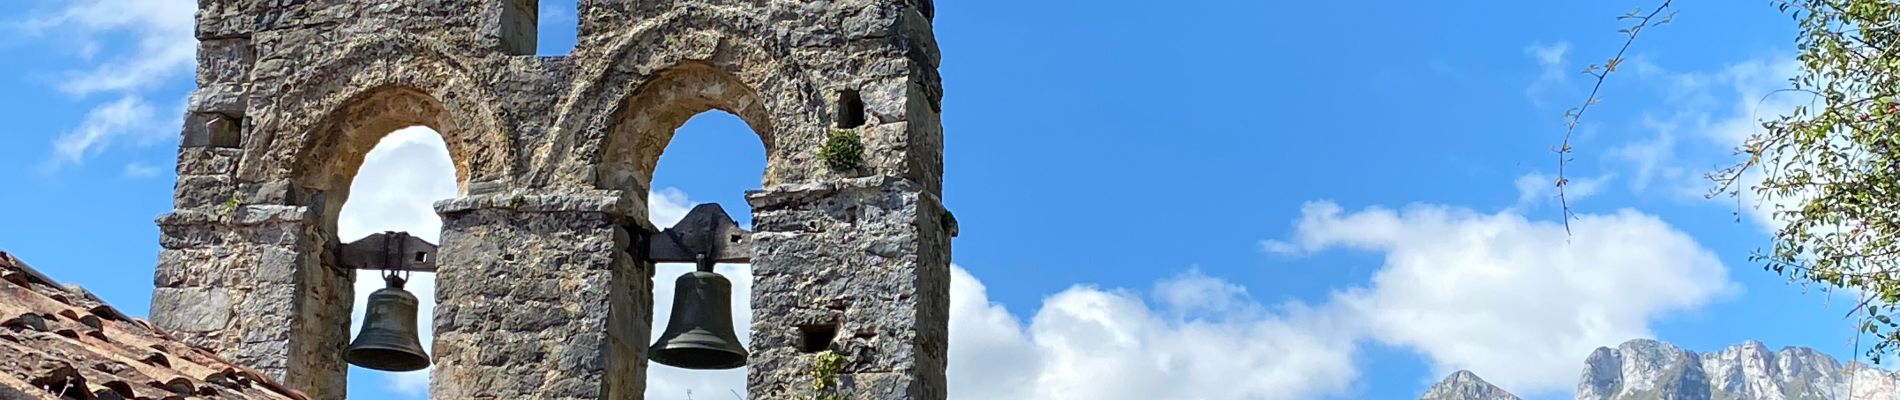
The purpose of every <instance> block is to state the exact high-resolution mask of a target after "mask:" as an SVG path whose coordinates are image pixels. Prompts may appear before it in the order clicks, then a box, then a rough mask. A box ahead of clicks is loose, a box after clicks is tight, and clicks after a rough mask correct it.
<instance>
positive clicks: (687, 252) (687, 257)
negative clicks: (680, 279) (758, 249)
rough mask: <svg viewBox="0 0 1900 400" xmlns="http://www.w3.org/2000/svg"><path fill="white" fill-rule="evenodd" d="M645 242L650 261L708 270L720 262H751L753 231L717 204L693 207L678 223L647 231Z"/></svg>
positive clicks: (710, 270)
mask: <svg viewBox="0 0 1900 400" xmlns="http://www.w3.org/2000/svg"><path fill="white" fill-rule="evenodd" d="M643 242H646V245H645V246H646V252H645V253H646V255H647V261H650V262H656V263H694V264H698V266H699V270H701V271H706V272H712V266H713V265H714V264H718V263H741V264H743V263H750V262H752V233H751V232H746V231H745V229H741V228H739V223H738V222H737V221H733V220H732V216H731V215H729V214H726V209H724V208H721V207H719V204H718V203H705V204H700V205H696V206H693V210H692V211H688V212H687V213H686V217H685V218H681V219H680V222H679V223H676V224H673V227H671V228H666V230H664V231H660V232H652V233H648V234H647V238H646V240H643ZM635 246H636V247H637V246H640V245H639V244H635Z"/></svg>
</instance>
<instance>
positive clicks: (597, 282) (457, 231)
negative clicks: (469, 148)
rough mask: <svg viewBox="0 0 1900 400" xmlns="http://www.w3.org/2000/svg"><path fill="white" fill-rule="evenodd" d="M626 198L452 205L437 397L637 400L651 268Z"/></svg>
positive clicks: (528, 198)
mask: <svg viewBox="0 0 1900 400" xmlns="http://www.w3.org/2000/svg"><path fill="white" fill-rule="evenodd" d="M643 208H644V207H638V206H635V205H633V201H632V200H629V199H627V198H626V197H624V196H621V195H620V194H619V193H618V192H607V193H598V194H525V193H512V194H489V195H474V196H469V197H463V198H458V199H451V200H445V201H443V202H440V203H437V204H436V211H437V212H439V213H441V214H442V220H443V224H442V244H441V247H440V249H439V252H438V259H439V264H438V265H439V267H438V273H437V275H436V277H437V282H436V292H435V294H436V302H437V303H436V310H435V344H434V349H433V350H432V353H431V354H432V355H433V356H434V357H435V372H434V376H433V379H434V382H433V383H434V385H433V390H434V391H433V397H434V398H438V399H639V398H642V396H643V395H644V392H645V390H646V382H645V379H644V378H645V376H646V365H647V364H646V349H647V345H648V343H647V340H648V338H649V337H650V328H649V327H650V326H651V319H652V312H651V310H652V308H653V300H652V297H653V296H652V273H653V272H652V269H651V268H646V267H643V266H641V263H636V262H634V258H633V257H632V256H631V255H630V254H628V252H627V249H628V248H629V245H630V244H631V243H633V242H632V241H633V235H632V234H631V233H629V232H628V231H627V229H626V228H625V227H623V224H625V223H626V222H628V221H631V219H629V218H627V216H628V215H638V214H635V212H636V211H644V210H643Z"/></svg>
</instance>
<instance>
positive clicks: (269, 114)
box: [153, 0, 949, 399]
mask: <svg viewBox="0 0 1900 400" xmlns="http://www.w3.org/2000/svg"><path fill="white" fill-rule="evenodd" d="M536 3H537V2H536V1H534V0H464V1H447V0H444V1H421V2H418V1H408V0H299V1H284V0H202V1H200V2H199V4H200V10H199V13H198V37H199V39H200V51H199V59H200V62H199V71H198V89H197V90H196V91H194V92H193V94H192V98H191V102H190V107H189V110H188V112H187V115H186V124H185V126H184V131H183V138H182V140H181V142H182V144H183V145H182V146H181V148H180V150H179V181H178V187H177V189H176V198H177V201H176V203H175V207H176V208H177V211H176V212H174V213H172V214H170V215H168V216H166V217H163V218H161V219H160V225H161V227H162V228H163V238H162V239H161V241H162V244H163V245H164V248H165V250H164V251H163V252H162V253H161V256H160V259H159V266H158V274H157V279H156V284H157V286H158V288H159V289H158V291H157V292H156V294H155V295H154V299H153V315H154V319H155V321H157V323H159V324H160V325H161V326H164V327H166V328H167V329H169V330H172V331H174V332H175V333H177V334H178V335H180V336H181V337H184V338H185V339H186V340H188V341H191V342H193V343H197V344H201V345H205V346H208V347H212V348H215V349H218V350H219V351H220V352H221V353H223V354H225V355H226V356H229V357H232V358H234V359H236V360H238V361H240V362H245V363H249V364H251V365H254V366H257V367H258V368H260V369H261V370H264V371H267V372H269V373H273V374H277V375H279V377H280V378H283V379H284V380H285V381H286V382H288V383H290V384H291V385H293V386H295V387H297V388H299V389H302V390H305V391H306V392H308V393H310V394H312V395H314V397H316V398H319V399H338V398H341V397H342V396H343V387H344V385H343V383H344V373H345V372H344V371H345V368H344V364H343V362H342V360H341V349H342V348H343V346H344V345H345V344H346V343H347V341H348V340H349V335H350V334H352V333H353V332H351V331H350V327H349V326H347V325H348V321H349V312H350V310H349V307H350V303H351V302H350V300H351V298H352V296H354V293H351V292H352V290H351V282H352V280H353V277H354V274H353V272H351V271H348V270H346V269H343V268H339V267H337V266H336V265H335V261H334V260H333V256H332V253H331V251H332V249H333V248H334V247H335V246H337V245H338V244H339V243H340V242H341V240H343V239H354V238H341V239H340V238H337V237H336V217H337V215H336V214H337V213H338V212H339V211H340V210H341V207H342V204H343V203H344V202H345V201H347V199H348V197H349V188H348V186H349V183H350V181H351V179H352V178H353V176H354V175H355V173H356V170H357V168H358V167H359V166H361V164H362V161H363V156H364V155H365V154H366V153H367V152H368V151H369V150H370V149H371V148H372V147H374V145H375V144H376V142H377V141H378V140H379V139H380V138H382V137H383V136H384V135H387V134H388V133H390V132H391V131H394V130H396V129H399V128H402V127H407V126H413V125H425V126H428V127H430V128H433V129H434V130H436V131H437V132H438V133H440V134H441V135H442V136H443V138H444V141H445V142H446V143H447V144H448V147H449V152H450V156H451V158H452V159H453V160H454V162H455V165H456V168H457V175H458V178H459V179H460V183H461V186H462V189H463V192H464V193H463V194H464V196H465V197H463V198H459V199H453V200H449V201H445V202H443V203H441V204H438V205H437V206H438V211H439V212H441V213H442V216H443V218H444V228H443V229H444V231H443V235H442V241H443V243H442V248H441V253H440V254H441V260H440V263H439V265H440V267H441V269H442V270H441V273H440V274H439V276H438V284H437V285H438V286H437V292H436V293H435V296H436V299H437V301H438V306H437V307H438V308H437V314H436V316H435V324H436V332H437V336H436V342H435V343H434V348H433V353H432V355H433V356H434V357H435V361H436V364H437V367H438V368H437V369H436V372H435V377H434V379H435V380H434V383H435V388H434V390H435V393H437V394H438V395H437V397H438V398H456V399H461V398H574V399H579V398H640V397H641V396H642V395H641V392H642V391H643V389H644V387H645V381H644V375H645V369H646V350H647V345H648V344H649V342H648V340H650V336H651V335H650V333H651V329H652V328H653V327H651V325H650V324H651V322H652V321H651V319H652V318H651V316H652V314H651V311H652V310H651V304H652V298H651V297H652V295H651V293H652V285H653V284H654V283H653V280H652V278H653V277H652V276H651V274H652V272H651V271H652V269H651V265H650V264H649V263H645V262H641V261H638V260H639V255H638V254H630V253H628V252H627V251H626V250H625V248H626V245H627V244H628V243H629V242H628V240H629V239H628V238H629V237H630V236H631V235H637V234H638V232H643V231H646V230H650V229H652V227H651V224H650V223H648V222H647V221H646V220H645V214H646V205H645V194H646V193H647V192H648V190H650V189H651V188H650V182H651V179H652V174H653V170H654V168H655V167H656V164H657V162H658V159H659V157H660V154H661V153H662V152H663V151H664V150H665V147H666V145H667V143H669V142H670V140H671V138H672V135H673V131H674V130H675V129H677V128H678V127H679V126H680V125H682V124H684V123H685V121H686V120H687V119H689V118H691V117H692V116H694V115H697V114H699V113H702V112H706V111H710V110H722V111H725V112H729V113H732V114H734V115H737V116H739V117H740V118H741V119H743V120H745V121H746V122H747V123H748V124H749V125H750V126H751V128H752V129H753V130H754V131H755V132H756V133H757V134H758V135H759V137H760V140H761V141H762V143H764V144H765V147H766V149H767V158H768V160H767V170H766V171H764V173H763V176H762V178H761V184H762V185H761V186H762V189H760V190H757V191H754V192H753V193H751V194H750V196H749V200H750V202H751V203H752V206H753V208H754V217H755V222H756V225H757V230H758V231H759V232H758V235H759V240H758V243H757V247H756V252H757V254H756V255H755V256H754V259H753V260H754V269H755V275H756V276H755V277H754V278H755V280H756V283H755V289H754V293H752V296H753V304H754V305H755V306H754V307H755V308H754V323H753V326H752V327H751V329H752V330H753V335H752V337H753V342H752V343H751V344H750V346H749V347H750V349H751V350H752V352H753V359H752V360H751V364H750V367H751V373H750V382H749V386H750V389H749V391H750V392H751V395H752V397H754V398H785V397H787V396H790V395H792V394H799V392H798V391H799V390H803V388H806V387H808V386H809V377H807V376H805V374H806V372H805V371H806V370H807V367H808V366H809V365H810V363H811V361H812V359H813V356H812V354H811V353H810V350H824V349H829V350H832V351H836V352H839V353H841V354H844V355H846V356H847V359H848V360H849V363H848V364H847V366H846V367H845V372H846V374H845V376H844V379H843V382H844V383H845V385H846V386H847V388H848V389H850V390H852V391H854V392H857V393H860V394H861V395H860V398H877V399H941V398H944V397H945V392H944V390H945V389H944V378H943V368H944V364H945V361H946V360H945V355H946V351H945V350H946V349H945V344H946V343H947V326H946V324H947V320H948V304H949V301H948V295H949V293H948V292H949V290H948V283H949V272H948V264H949V241H948V240H949V239H948V233H947V232H946V231H945V230H946V229H947V227H946V226H944V222H943V221H945V218H946V216H947V214H946V213H945V211H944V210H943V207H942V205H941V201H940V200H939V196H940V194H941V192H942V179H941V175H942V163H943V160H942V143H943V142H942V131H941V124H940V122H939V118H938V115H939V113H940V112H941V109H940V106H939V104H940V100H941V97H942V84H941V81H940V78H939V76H938V75H937V65H938V62H939V57H940V56H939V54H938V53H937V49H936V45H935V41H934V38H933V34H932V32H931V18H932V14H933V12H934V11H933V9H932V5H931V3H930V1H929V0H832V1H820V2H802V1H762V0H746V1H740V0H672V1H665V0H581V1H580V7H579V9H578V15H579V17H580V27H579V34H580V37H579V38H578V43H579V45H578V46H577V47H576V48H575V49H574V51H573V52H572V53H571V54H569V55H567V56H560V57H535V56H529V55H527V54H532V53H533V51H534V46H533V43H534V41H535V39H536V35H537V33H536V31H535V29H534V23H535V21H536V20H537V19H538V15H537V14H538V13H539V12H538V11H539V8H538V7H537V4H536ZM836 129H850V130H853V131H855V132H856V133H858V134H859V135H860V136H861V137H862V138H863V141H864V145H865V146H864V147H865V154H864V162H863V163H862V165H861V166H860V167H859V168H856V169H855V170H849V171H834V170H831V169H829V168H827V167H826V165H825V163H824V162H823V161H822V160H819V156H818V154H819V153H818V150H819V148H820V147H821V146H822V145H823V140H824V138H825V137H826V136H827V134H829V133H830V132H832V131H833V130H836ZM667 278H669V279H670V277H667ZM421 295H428V294H421ZM503 305H507V306H506V307H504V306H503ZM524 305H525V306H524ZM555 317H558V318H555ZM826 326H829V327H833V328H835V330H836V335H835V336H829V337H827V338H826V339H823V340H819V339H811V340H806V338H807V337H810V336H813V335H810V334H807V332H811V331H814V330H815V329H817V330H822V328H821V327H826ZM816 341H822V342H823V343H815V342H816ZM808 342H811V343H808Z"/></svg>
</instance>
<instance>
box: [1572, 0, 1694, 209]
mask: <svg viewBox="0 0 1900 400" xmlns="http://www.w3.org/2000/svg"><path fill="white" fill-rule="evenodd" d="M1673 2H1674V0H1663V2H1662V4H1661V5H1658V6H1656V9H1655V10H1651V11H1650V12H1649V14H1648V15H1642V16H1637V14H1638V13H1639V12H1641V11H1642V10H1641V9H1638V10H1637V11H1631V12H1630V13H1629V14H1624V15H1623V16H1621V17H1618V18H1617V19H1635V20H1636V24H1635V25H1633V26H1631V27H1629V28H1625V29H1623V32H1624V33H1625V34H1626V35H1627V36H1628V38H1627V39H1626V40H1624V41H1623V47H1622V48H1620V49H1617V50H1616V56H1615V57H1611V58H1610V60H1609V61H1607V62H1605V63H1604V65H1603V66H1601V68H1602V69H1601V70H1600V71H1599V70H1598V68H1599V67H1598V66H1597V65H1595V64H1591V65H1590V68H1588V69H1585V70H1584V71H1583V72H1584V74H1586V75H1590V76H1592V77H1595V78H1596V79H1597V82H1596V84H1595V85H1592V86H1591V87H1590V96H1589V97H1586V98H1584V102H1583V105H1582V106H1578V107H1577V108H1573V109H1571V110H1570V111H1566V112H1564V141H1563V145H1562V146H1560V147H1558V148H1557V149H1556V153H1557V182H1556V185H1557V201H1558V203H1560V204H1561V205H1562V206H1563V213H1564V234H1566V235H1568V234H1570V220H1571V219H1575V218H1576V213H1574V212H1571V211H1570V197H1569V194H1568V193H1566V191H1565V190H1564V188H1565V187H1567V186H1569V184H1570V179H1569V177H1568V175H1566V174H1567V173H1568V172H1569V169H1570V161H1571V157H1570V152H1571V148H1570V137H1571V136H1573V135H1574V134H1575V133H1576V131H1577V125H1579V123H1580V122H1582V121H1583V113H1584V112H1586V111H1589V110H1590V106H1594V105H1596V104H1597V102H1598V101H1599V100H1601V99H1600V98H1598V97H1597V93H1598V92H1600V91H1602V90H1603V81H1604V80H1606V79H1608V78H1609V77H1610V73H1611V72H1616V68H1617V67H1618V66H1619V65H1622V63H1623V54H1624V53H1626V52H1628V51H1629V49H1630V45H1632V44H1635V43H1636V36H1637V35H1638V34H1640V33H1642V32H1643V29H1644V28H1648V27H1650V26H1656V25H1663V24H1667V23H1669V22H1670V21H1672V20H1675V18H1676V14H1675V12H1670V13H1669V15H1668V16H1664V17H1662V18H1663V19H1662V21H1658V22H1656V23H1655V24H1654V25H1651V24H1650V22H1651V21H1655V19H1656V17H1658V16H1661V15H1662V12H1663V11H1664V10H1668V9H1669V6H1670V4H1671V3H1673Z"/></svg>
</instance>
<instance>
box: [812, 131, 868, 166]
mask: <svg viewBox="0 0 1900 400" xmlns="http://www.w3.org/2000/svg"><path fill="white" fill-rule="evenodd" d="M818 157H819V158H822V159H824V160H825V166H827V167H831V170H833V171H855V170H857V169H858V167H859V166H860V165H862V164H863V163H864V141H863V140H862V139H861V138H859V137H858V131H857V130H855V129H833V130H832V131H831V134H830V135H827V136H825V146H824V147H823V148H820V149H819V150H818Z"/></svg>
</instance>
